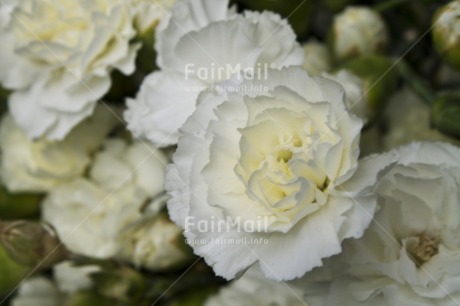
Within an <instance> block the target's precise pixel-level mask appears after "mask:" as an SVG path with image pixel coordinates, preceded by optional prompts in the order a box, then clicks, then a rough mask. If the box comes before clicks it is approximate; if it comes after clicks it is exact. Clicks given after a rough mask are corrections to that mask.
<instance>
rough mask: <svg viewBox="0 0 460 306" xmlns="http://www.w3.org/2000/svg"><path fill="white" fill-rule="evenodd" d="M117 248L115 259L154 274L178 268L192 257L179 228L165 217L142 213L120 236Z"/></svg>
mask: <svg viewBox="0 0 460 306" xmlns="http://www.w3.org/2000/svg"><path fill="white" fill-rule="evenodd" d="M119 245H120V247H119V251H118V252H117V253H118V255H117V258H119V259H122V260H125V261H129V262H132V263H133V264H134V265H136V266H137V267H143V268H146V269H150V270H155V271H161V270H167V269H171V268H177V267H180V266H181V265H183V264H184V263H186V262H187V260H188V259H189V258H190V255H191V251H190V250H189V249H188V247H187V246H186V245H185V242H184V237H183V235H182V229H181V228H180V227H178V226H177V225H176V224H175V223H174V222H172V221H171V220H169V218H168V217H167V216H165V215H164V214H151V215H149V214H144V216H143V217H142V218H141V219H140V220H139V221H137V222H135V223H133V224H131V225H130V226H128V227H127V228H125V229H124V230H123V231H122V232H121V233H120V236H119Z"/></svg>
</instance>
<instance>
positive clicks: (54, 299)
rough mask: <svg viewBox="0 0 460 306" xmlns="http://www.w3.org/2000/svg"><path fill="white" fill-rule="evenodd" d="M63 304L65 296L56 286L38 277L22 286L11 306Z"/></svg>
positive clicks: (56, 305) (55, 305)
mask: <svg viewBox="0 0 460 306" xmlns="http://www.w3.org/2000/svg"><path fill="white" fill-rule="evenodd" d="M62 303H63V296H62V294H61V292H60V291H59V289H58V288H57V286H56V284H55V283H54V282H53V281H51V280H49V279H47V278H45V277H43V276H36V277H32V278H30V279H27V280H25V281H24V283H22V284H21V286H20V287H19V289H18V293H17V295H16V296H15V297H14V298H13V299H12V301H11V306H31V305H34V306H61V305H62Z"/></svg>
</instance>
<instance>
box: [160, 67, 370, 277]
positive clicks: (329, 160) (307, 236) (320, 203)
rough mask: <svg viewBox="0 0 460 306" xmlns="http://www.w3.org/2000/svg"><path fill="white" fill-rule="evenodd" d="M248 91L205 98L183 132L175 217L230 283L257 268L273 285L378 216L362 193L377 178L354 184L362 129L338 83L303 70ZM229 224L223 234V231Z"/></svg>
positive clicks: (316, 261)
mask: <svg viewBox="0 0 460 306" xmlns="http://www.w3.org/2000/svg"><path fill="white" fill-rule="evenodd" d="M240 88H241V89H242V90H241V91H236V92H234V93H229V94H228V95H227V96H226V95H223V94H222V95H216V94H214V93H212V92H207V93H203V94H201V95H200V97H199V98H198V107H197V110H196V111H195V112H194V114H193V115H192V116H191V117H190V118H189V119H188V120H187V122H186V124H185V125H184V127H183V128H182V129H181V131H182V137H181V138H180V141H179V145H178V149H177V152H176V153H175V155H174V157H173V161H174V163H173V165H171V166H170V167H169V170H168V171H167V179H166V189H167V191H168V192H169V194H170V196H171V199H170V200H169V202H168V209H169V213H170V217H171V218H172V219H173V220H174V221H175V222H176V223H177V224H179V225H180V226H182V227H183V228H184V229H185V235H186V237H187V238H188V241H189V243H190V244H191V245H192V246H193V248H194V250H195V253H196V254H198V255H201V256H203V257H204V258H205V260H206V261H207V263H208V264H210V265H212V266H213V268H214V271H215V272H216V274H218V275H220V276H223V277H225V278H227V279H231V278H234V277H235V276H236V274H238V273H239V272H242V271H244V270H245V269H246V268H247V267H249V266H251V265H253V264H256V265H259V266H260V267H261V269H262V271H263V273H264V274H265V275H266V276H267V277H268V278H272V279H276V280H289V279H293V278H296V277H300V276H302V275H303V274H304V273H305V272H307V271H309V270H311V269H313V268H314V267H316V266H321V265H322V259H323V258H326V257H329V256H332V255H334V254H337V253H339V252H340V251H341V242H342V240H344V239H345V238H350V237H360V236H361V235H362V233H363V231H364V229H365V228H366V227H367V226H368V224H369V222H370V221H371V219H372V215H373V212H374V209H375V199H374V198H373V196H372V195H370V194H367V193H366V192H363V193H360V191H361V190H362V189H364V188H365V187H366V184H372V180H370V179H366V178H367V177H366V176H365V175H363V179H362V181H361V182H359V184H358V183H356V184H353V186H352V187H353V189H348V187H347V186H346V185H347V184H350V182H351V181H353V180H351V178H352V176H353V174H354V172H355V170H356V167H357V159H358V155H359V147H358V146H359V135H360V131H361V127H362V122H361V120H359V119H358V118H356V117H355V116H353V115H350V114H349V113H348V112H347V111H346V108H345V105H344V102H343V89H342V88H341V87H340V86H339V85H338V84H336V83H335V82H333V81H330V80H327V79H323V78H311V77H309V76H308V74H307V72H305V71H304V70H302V69H300V68H297V67H291V68H285V69H282V70H280V71H279V70H270V71H269V74H268V78H267V80H254V81H246V82H244V83H243V84H241V86H240ZM245 88H247V89H249V91H245ZM253 88H265V89H266V90H265V91H264V92H260V91H255V92H253V91H251V89H253ZM222 222H224V223H225V226H224V229H223V230H222V229H221V230H219V229H218V228H217V226H213V224H215V223H219V224H220V223H222ZM238 224H239V225H242V226H238ZM204 225H207V229H206V228H204ZM243 225H248V226H249V227H245V226H243ZM228 239H233V240H232V241H241V239H245V241H246V242H247V241H258V242H259V243H258V244H253V243H251V242H248V243H244V242H245V241H244V240H243V241H242V243H236V244H235V243H225V241H228ZM265 242H266V243H265Z"/></svg>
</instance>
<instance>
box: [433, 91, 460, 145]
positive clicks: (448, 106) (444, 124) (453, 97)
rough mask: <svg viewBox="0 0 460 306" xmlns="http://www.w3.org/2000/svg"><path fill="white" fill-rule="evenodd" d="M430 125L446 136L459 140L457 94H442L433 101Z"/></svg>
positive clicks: (459, 119) (459, 125) (458, 99)
mask: <svg viewBox="0 0 460 306" xmlns="http://www.w3.org/2000/svg"><path fill="white" fill-rule="evenodd" d="M431 124H432V125H433V127H435V128H436V129H437V130H438V131H440V132H442V133H444V134H446V135H449V136H453V137H457V138H460V95H459V94H444V95H441V96H439V97H438V98H436V99H435V100H434V103H433V106H432V108H431Z"/></svg>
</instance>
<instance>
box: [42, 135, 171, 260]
mask: <svg viewBox="0 0 460 306" xmlns="http://www.w3.org/2000/svg"><path fill="white" fill-rule="evenodd" d="M165 162H166V158H165V157H164V156H163V155H162V154H161V152H159V151H158V150H156V149H154V148H151V147H146V145H144V144H141V143H134V144H132V145H127V144H126V143H125V142H124V141H121V140H112V141H109V142H108V143H107V144H106V149H105V150H104V151H102V152H101V153H99V154H98V155H97V156H96V158H95V162H94V164H93V166H92V169H91V170H90V177H91V179H92V181H90V180H88V179H77V180H74V181H72V182H71V183H68V184H64V185H60V186H59V187H58V188H56V189H54V190H52V191H51V192H50V194H49V195H48V197H47V198H46V199H45V201H44V203H43V219H44V220H45V221H47V222H49V223H50V224H51V225H52V226H53V227H54V228H55V229H56V231H57V233H58V234H59V237H60V238H61V239H62V241H63V243H64V244H65V245H66V246H67V247H68V248H69V249H70V250H71V251H73V252H74V253H77V254H83V255H87V256H92V257H97V258H108V257H112V256H114V255H116V253H117V251H118V249H119V244H118V236H119V234H120V233H121V231H122V230H123V229H124V228H125V227H126V226H128V225H130V224H132V223H133V222H137V221H138V220H139V219H140V218H141V217H142V212H141V210H142V206H143V205H144V203H145V202H146V201H147V200H148V199H149V198H150V197H153V196H155V195H157V194H161V193H162V191H163V181H164V174H165V165H166V163H165Z"/></svg>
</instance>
